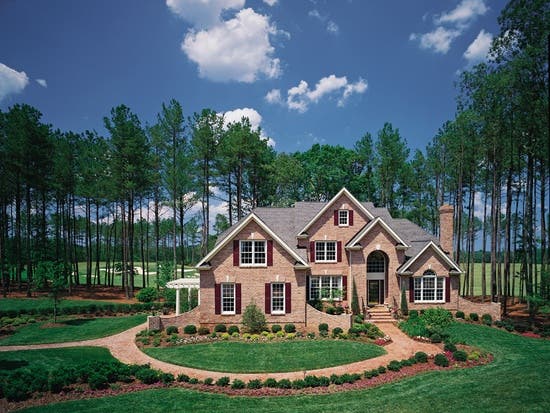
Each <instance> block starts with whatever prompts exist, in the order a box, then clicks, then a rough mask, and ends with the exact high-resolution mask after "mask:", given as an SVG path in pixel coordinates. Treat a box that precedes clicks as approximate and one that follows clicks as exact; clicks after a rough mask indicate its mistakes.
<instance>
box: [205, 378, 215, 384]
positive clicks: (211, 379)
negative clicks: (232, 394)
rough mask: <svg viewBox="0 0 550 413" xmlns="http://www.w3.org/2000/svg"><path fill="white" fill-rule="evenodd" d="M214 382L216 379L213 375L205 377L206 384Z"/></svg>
mask: <svg viewBox="0 0 550 413" xmlns="http://www.w3.org/2000/svg"><path fill="white" fill-rule="evenodd" d="M212 383H214V379H213V378H212V377H207V378H205V379H204V384H206V385H207V386H211V385H212Z"/></svg>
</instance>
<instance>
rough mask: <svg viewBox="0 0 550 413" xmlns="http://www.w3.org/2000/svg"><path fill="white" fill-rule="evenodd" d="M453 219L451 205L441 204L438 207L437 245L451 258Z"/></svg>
mask: <svg viewBox="0 0 550 413" xmlns="http://www.w3.org/2000/svg"><path fill="white" fill-rule="evenodd" d="M453 219H454V208H453V206H452V205H447V204H445V205H441V207H440V208H439V245H441V248H442V249H443V251H445V252H446V253H447V254H449V256H450V257H451V258H452V257H453Z"/></svg>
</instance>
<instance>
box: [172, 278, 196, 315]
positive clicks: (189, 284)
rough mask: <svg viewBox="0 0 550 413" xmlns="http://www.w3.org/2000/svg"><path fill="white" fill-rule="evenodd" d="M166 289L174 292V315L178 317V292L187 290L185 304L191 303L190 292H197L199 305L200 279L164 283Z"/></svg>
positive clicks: (183, 279) (182, 279)
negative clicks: (171, 289)
mask: <svg viewBox="0 0 550 413" xmlns="http://www.w3.org/2000/svg"><path fill="white" fill-rule="evenodd" d="M166 287H167V288H174V289H175V290H176V315H180V290H181V289H182V288H187V300H188V301H187V302H191V290H192V289H196V290H198V294H197V295H198V303H199V304H200V303H201V290H200V278H199V277H194V278H178V279H177V280H173V281H169V282H167V283H166Z"/></svg>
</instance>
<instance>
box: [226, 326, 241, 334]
mask: <svg viewBox="0 0 550 413" xmlns="http://www.w3.org/2000/svg"><path fill="white" fill-rule="evenodd" d="M227 332H228V333H229V334H231V335H233V334H234V333H237V334H239V327H237V326H229V328H228V329H227Z"/></svg>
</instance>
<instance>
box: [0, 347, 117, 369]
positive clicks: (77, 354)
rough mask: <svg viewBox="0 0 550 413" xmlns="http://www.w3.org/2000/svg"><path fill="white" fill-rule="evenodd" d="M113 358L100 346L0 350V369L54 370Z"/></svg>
mask: <svg viewBox="0 0 550 413" xmlns="http://www.w3.org/2000/svg"><path fill="white" fill-rule="evenodd" d="M115 360H116V359H115V358H114V357H113V356H112V355H111V353H109V350H107V349H106V348H102V347H68V348H49V349H44V350H23V351H3V352H0V371H2V370H15V369H20V368H26V367H39V368H44V369H48V370H52V371H54V370H56V369H58V368H60V367H71V366H79V365H81V364H82V363H86V362H95V361H115Z"/></svg>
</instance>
